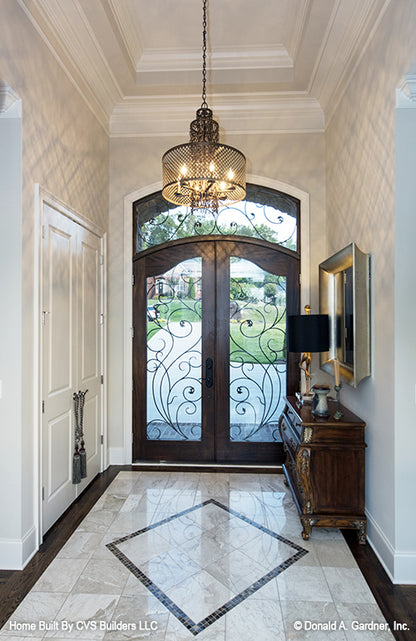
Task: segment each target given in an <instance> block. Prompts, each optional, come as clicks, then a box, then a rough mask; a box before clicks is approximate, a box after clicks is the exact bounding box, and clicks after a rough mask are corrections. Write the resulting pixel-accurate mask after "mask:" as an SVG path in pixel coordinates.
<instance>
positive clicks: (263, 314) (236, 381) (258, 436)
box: [229, 256, 287, 443]
mask: <svg viewBox="0 0 416 641" xmlns="http://www.w3.org/2000/svg"><path fill="white" fill-rule="evenodd" d="M229 331H230V425H229V438H230V441H231V442H235V443H237V442H241V443H243V442H245V443H272V442H278V441H279V442H280V441H281V439H280V435H279V430H278V420H279V417H280V414H281V412H282V410H283V405H284V398H285V395H286V368H287V365H286V277H284V276H279V275H276V274H271V273H269V272H267V271H265V270H263V269H261V268H260V267H258V266H257V265H256V264H255V263H253V262H251V261H249V260H246V259H244V258H240V257H235V256H233V257H231V258H230V330H229Z"/></svg>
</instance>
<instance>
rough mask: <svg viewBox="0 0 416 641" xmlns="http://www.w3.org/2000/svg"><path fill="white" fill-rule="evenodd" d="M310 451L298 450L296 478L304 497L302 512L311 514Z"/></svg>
mask: <svg viewBox="0 0 416 641" xmlns="http://www.w3.org/2000/svg"><path fill="white" fill-rule="evenodd" d="M310 456H311V452H310V449H308V448H307V447H304V448H302V449H300V450H299V452H298V454H297V457H296V466H297V471H298V477H299V481H300V485H301V488H302V493H303V497H304V501H303V509H302V512H303V513H304V514H305V513H306V514H311V513H312V512H313V500H312V485H311V477H310Z"/></svg>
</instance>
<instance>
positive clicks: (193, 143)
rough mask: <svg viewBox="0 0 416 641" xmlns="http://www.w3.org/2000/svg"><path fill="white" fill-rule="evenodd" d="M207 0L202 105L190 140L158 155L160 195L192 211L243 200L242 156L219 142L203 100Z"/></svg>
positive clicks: (244, 176)
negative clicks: (160, 159)
mask: <svg viewBox="0 0 416 641" xmlns="http://www.w3.org/2000/svg"><path fill="white" fill-rule="evenodd" d="M206 5H207V0H203V34H202V35H203V48H202V104H201V107H200V108H199V109H198V110H197V112H196V118H195V120H193V121H192V122H191V125H190V141H189V142H188V143H184V144H182V145H177V146H176V147H172V148H171V149H169V150H168V151H167V152H166V153H165V154H164V155H163V158H162V167H163V188H162V195H163V197H164V198H165V199H166V200H167V201H169V202H171V203H174V204H175V205H182V206H186V207H191V209H192V211H194V210H195V209H200V210H206V209H210V210H214V211H216V212H217V211H218V207H219V206H222V205H224V206H226V205H230V204H232V203H234V202H238V201H239V200H243V198H244V197H245V195H246V159H245V156H244V154H242V153H241V151H238V149H235V148H234V147H230V146H229V145H223V144H221V143H220V142H219V126H218V123H217V122H216V121H215V120H214V119H213V116H212V110H211V109H209V107H208V104H207V101H206V38H207V20H206V11H207V6H206Z"/></svg>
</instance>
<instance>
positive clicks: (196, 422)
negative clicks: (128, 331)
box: [133, 239, 299, 463]
mask: <svg viewBox="0 0 416 641" xmlns="http://www.w3.org/2000/svg"><path fill="white" fill-rule="evenodd" d="M134 273H135V287H134V297H133V309H134V319H133V322H134V328H135V333H134V341H133V355H134V356H133V380H134V393H133V417H134V418H133V420H134V425H133V460H176V461H185V460H193V461H219V462H231V461H235V462H253V463H261V462H262V463H265V462H267V463H278V462H280V461H281V460H282V455H283V449H282V444H281V442H280V436H279V432H278V428H277V423H278V418H279V415H280V411H281V409H282V403H283V398H284V396H285V394H286V391H288V392H291V391H293V387H294V385H293V383H294V381H295V384H296V380H297V364H296V363H295V361H294V359H293V358H291V356H290V355H289V357H288V359H286V343H285V337H286V315H287V313H297V311H298V306H299V284H298V275H299V259H298V258H297V257H296V256H293V255H291V254H290V252H287V251H286V252H284V251H283V252H282V251H281V250H280V251H279V249H275V248H273V249H272V248H270V247H264V246H263V245H262V244H261V243H259V242H258V241H254V242H248V241H247V239H246V240H245V241H242V240H234V239H233V240H231V239H221V240H211V239H209V240H208V239H207V240H206V241H205V242H197V241H193V242H189V241H188V242H183V243H177V242H175V243H173V244H171V245H170V246H166V247H163V248H158V249H157V250H147V251H145V252H143V253H142V255H138V256H137V259H136V260H135V263H134ZM266 285H268V286H266ZM143 327H146V328H147V332H144V331H142V328H143ZM146 341H147V342H146ZM211 365H212V367H210V366H211ZM207 366H208V367H207ZM144 372H146V374H145V375H144V374H143V373H144ZM201 410H202V412H201Z"/></svg>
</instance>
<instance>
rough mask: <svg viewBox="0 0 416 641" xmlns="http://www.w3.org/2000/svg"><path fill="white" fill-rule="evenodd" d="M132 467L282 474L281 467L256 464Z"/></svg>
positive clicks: (137, 465)
mask: <svg viewBox="0 0 416 641" xmlns="http://www.w3.org/2000/svg"><path fill="white" fill-rule="evenodd" d="M132 466H133V468H134V469H135V470H137V471H146V470H158V471H160V472H165V471H166V472H201V471H203V472H223V473H227V472H231V473H232V472H242V473H251V474H273V473H274V474H283V469H282V466H281V465H280V464H279V465H259V464H257V463H179V462H172V461H136V462H135V463H132Z"/></svg>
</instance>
